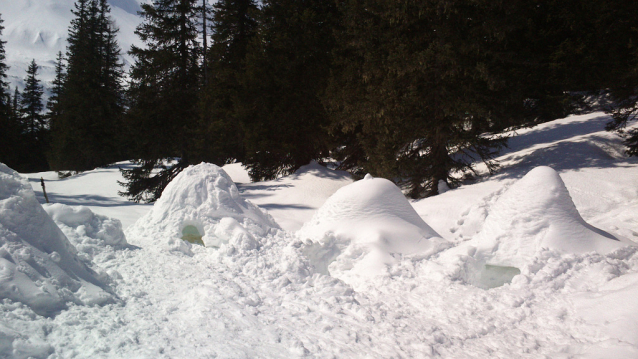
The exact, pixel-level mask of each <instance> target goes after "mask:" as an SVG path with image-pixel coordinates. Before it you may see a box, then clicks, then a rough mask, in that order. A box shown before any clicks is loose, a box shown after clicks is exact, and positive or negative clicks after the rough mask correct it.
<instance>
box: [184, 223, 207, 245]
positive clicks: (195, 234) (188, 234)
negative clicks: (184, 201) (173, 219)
mask: <svg viewBox="0 0 638 359" xmlns="http://www.w3.org/2000/svg"><path fill="white" fill-rule="evenodd" d="M202 236H203V235H202V234H200V233H199V230H198V229H197V227H195V226H194V225H192V224H188V225H186V226H184V228H183V229H182V239H183V240H185V241H187V242H190V243H193V244H199V245H200V246H204V241H203V240H202Z"/></svg>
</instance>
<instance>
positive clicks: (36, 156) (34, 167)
mask: <svg viewBox="0 0 638 359" xmlns="http://www.w3.org/2000/svg"><path fill="white" fill-rule="evenodd" d="M37 74H38V65H37V64H36V62H35V60H32V61H31V63H30V64H29V67H28V69H27V77H26V78H25V79H24V82H25V87H24V91H23V92H22V97H21V98H20V101H19V103H20V108H19V112H20V113H21V116H20V117H21V120H22V126H21V127H22V129H23V134H22V136H21V137H22V143H23V147H24V148H25V150H26V151H25V152H24V158H23V164H22V166H21V167H22V170H23V171H28V172H37V171H46V170H48V169H49V165H48V163H47V160H46V156H45V152H46V149H47V145H48V126H47V124H46V121H45V118H44V116H43V114H42V110H43V109H44V107H43V105H42V94H43V92H44V91H43V88H42V85H41V84H40V80H38V78H37ZM16 97H17V95H16ZM17 102H18V101H17V99H16V103H17Z"/></svg>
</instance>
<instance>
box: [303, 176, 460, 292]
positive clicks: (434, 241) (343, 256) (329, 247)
mask: <svg viewBox="0 0 638 359" xmlns="http://www.w3.org/2000/svg"><path fill="white" fill-rule="evenodd" d="M297 235H298V236H299V237H300V238H301V239H309V240H310V244H309V246H308V247H307V249H306V254H307V255H308V257H309V258H310V260H311V261H312V262H313V264H314V265H315V267H316V268H317V270H318V271H320V272H324V273H325V274H328V272H329V274H331V275H332V276H335V277H338V278H341V279H346V280H347V278H346V277H350V276H352V275H361V276H374V275H377V274H380V273H383V271H384V269H385V268H386V266H387V265H391V264H394V263H397V262H398V260H399V259H400V258H401V257H403V256H406V255H420V256H427V255H430V254H432V253H435V252H437V251H439V250H440V249H442V248H444V247H446V246H447V245H448V243H447V241H445V240H444V239H442V238H441V237H440V236H439V235H438V234H437V233H436V232H435V231H434V230H433V229H432V228H431V227H430V226H428V225H427V224H426V223H425V222H424V221H423V220H422V219H421V217H419V215H418V214H417V213H416V211H415V210H414V208H413V207H412V206H411V205H410V203H409V202H408V200H407V199H406V198H405V196H404V195H403V193H402V192H401V190H399V188H397V187H396V186H395V185H394V184H393V183H392V182H390V181H388V180H386V179H382V178H372V177H371V176H370V175H368V176H366V178H365V179H363V180H361V181H357V182H355V183H352V184H350V185H348V186H345V187H342V188H341V189H339V190H338V191H337V192H335V193H334V194H333V195H332V196H331V197H330V198H328V200H327V201H326V203H325V204H324V205H323V206H322V207H321V208H319V210H318V211H317V213H316V214H315V215H314V217H313V218H312V220H310V222H308V223H306V224H304V226H303V227H302V228H301V229H300V230H299V232H298V233H297Z"/></svg>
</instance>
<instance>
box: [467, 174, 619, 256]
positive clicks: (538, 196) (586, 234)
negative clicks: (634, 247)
mask: <svg viewBox="0 0 638 359" xmlns="http://www.w3.org/2000/svg"><path fill="white" fill-rule="evenodd" d="M473 242H475V243H476V244H477V246H478V247H479V250H478V253H477V256H483V257H484V258H483V260H484V261H485V262H486V263H487V264H489V265H498V266H511V267H516V268H521V267H523V266H525V265H529V264H530V263H531V262H532V261H533V259H534V256H535V255H536V254H537V253H538V252H539V251H540V250H542V249H551V250H556V251H559V252H561V253H587V252H598V253H601V254H607V253H610V252H612V251H614V250H616V249H618V248H620V247H622V246H624V244H623V243H621V242H619V240H618V239H617V238H616V237H614V236H613V235H611V234H609V233H607V232H604V231H602V230H600V229H598V228H596V227H593V226H591V225H589V224H587V223H586V222H585V221H584V220H583V219H582V217H581V216H580V214H579V213H578V210H577V209H576V206H575V205H574V203H573V202H572V199H571V197H570V195H569V192H568V190H567V188H566V187H565V184H564V183H563V181H562V180H561V178H560V176H559V174H558V173H556V171H554V170H553V169H552V168H550V167H544V166H542V167H536V168H534V169H532V170H531V171H530V172H529V173H528V174H526V175H525V176H524V177H523V178H521V179H520V180H518V181H517V182H516V183H515V184H513V185H512V186H511V187H510V188H509V189H508V190H507V192H505V193H504V194H503V195H502V196H501V197H500V198H499V200H498V201H497V202H496V203H495V204H494V206H493V207H492V208H491V210H490V213H489V215H488V216H487V218H486V219H485V223H484V224H483V228H482V230H481V231H480V232H479V233H478V234H477V235H476V236H475V239H474V240H473Z"/></svg>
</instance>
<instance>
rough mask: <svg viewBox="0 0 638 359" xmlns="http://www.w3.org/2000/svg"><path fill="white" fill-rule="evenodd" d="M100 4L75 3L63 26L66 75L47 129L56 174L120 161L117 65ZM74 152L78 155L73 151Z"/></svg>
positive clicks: (93, 0) (110, 27)
mask: <svg viewBox="0 0 638 359" xmlns="http://www.w3.org/2000/svg"><path fill="white" fill-rule="evenodd" d="M109 12H110V8H109V6H108V4H107V3H106V1H105V0H78V1H77V2H76V3H75V9H74V10H73V14H74V15H75V16H76V17H75V18H74V19H73V20H72V21H71V26H70V27H69V38H68V42H69V45H68V47H67V55H66V58H67V63H68V65H67V73H66V75H65V79H64V82H63V86H62V89H61V93H60V95H61V96H60V97H59V100H58V101H59V111H60V114H59V116H57V118H56V119H55V121H54V124H53V125H52V128H53V133H52V135H53V139H52V151H51V156H50V158H51V161H52V164H53V167H54V169H56V170H74V171H84V170H89V169H93V168H95V167H99V166H104V165H107V164H110V163H113V162H115V161H117V160H122V159H123V157H124V156H123V154H122V147H123V146H122V144H123V141H122V140H121V135H120V133H121V127H122V115H123V111H124V103H123V94H122V91H123V90H122V87H121V81H122V66H123V65H122V63H121V62H120V60H119V55H120V53H119V52H120V50H119V48H118V46H117V42H116V41H115V34H116V33H117V29H116V28H115V25H114V23H113V21H112V19H111V18H110V15H109ZM78 149H79V150H78Z"/></svg>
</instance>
